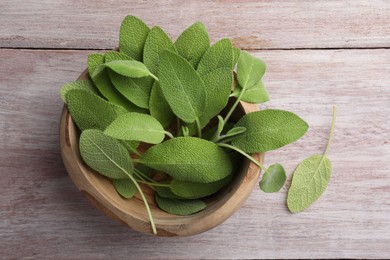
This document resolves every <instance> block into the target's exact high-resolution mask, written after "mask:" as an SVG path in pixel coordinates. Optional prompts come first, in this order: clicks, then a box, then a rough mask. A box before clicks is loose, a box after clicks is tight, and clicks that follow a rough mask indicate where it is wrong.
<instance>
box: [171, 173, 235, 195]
mask: <svg viewBox="0 0 390 260" xmlns="http://www.w3.org/2000/svg"><path fill="white" fill-rule="evenodd" d="M230 180H231V175H229V176H228V177H226V178H224V179H222V180H219V181H215V182H210V183H193V182H184V181H179V180H176V179H173V180H172V182H171V185H170V188H171V191H172V193H173V194H175V195H177V196H180V197H182V198H185V199H199V198H203V197H206V196H210V195H212V194H214V193H216V192H217V191H219V190H220V189H221V188H222V187H223V186H225V185H226V184H228V183H229V182H230Z"/></svg>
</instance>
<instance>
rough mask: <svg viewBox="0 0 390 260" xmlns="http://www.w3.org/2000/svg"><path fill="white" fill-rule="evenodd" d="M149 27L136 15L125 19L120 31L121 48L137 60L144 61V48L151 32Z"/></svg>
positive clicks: (121, 50)
mask: <svg viewBox="0 0 390 260" xmlns="http://www.w3.org/2000/svg"><path fill="white" fill-rule="evenodd" d="M149 31H150V29H149V27H148V26H147V25H146V24H145V23H144V22H143V21H141V20H140V19H139V18H137V17H135V16H131V15H128V16H126V17H125V19H123V22H122V25H121V28H120V31H119V50H120V52H123V53H125V54H127V55H129V56H130V57H132V58H133V59H135V60H138V61H142V57H143V49H144V45H145V41H146V38H147V37H148V34H149Z"/></svg>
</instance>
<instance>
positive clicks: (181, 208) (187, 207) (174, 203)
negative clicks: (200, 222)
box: [155, 194, 206, 216]
mask: <svg viewBox="0 0 390 260" xmlns="http://www.w3.org/2000/svg"><path fill="white" fill-rule="evenodd" d="M155 200H156V203H157V205H158V207H159V208H160V209H161V210H163V211H165V212H167V213H169V214H174V215H180V216H186V215H191V214H194V213H197V212H199V211H201V210H203V209H205V208H206V203H204V202H203V201H201V200H179V199H169V198H162V197H160V196H159V195H158V194H156V196H155Z"/></svg>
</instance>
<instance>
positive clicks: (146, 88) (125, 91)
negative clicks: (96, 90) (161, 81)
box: [109, 71, 153, 108]
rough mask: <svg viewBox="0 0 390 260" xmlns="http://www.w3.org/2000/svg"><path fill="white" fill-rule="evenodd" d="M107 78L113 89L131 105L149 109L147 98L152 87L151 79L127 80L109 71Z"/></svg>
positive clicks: (127, 78)
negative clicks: (108, 77)
mask: <svg viewBox="0 0 390 260" xmlns="http://www.w3.org/2000/svg"><path fill="white" fill-rule="evenodd" d="M109 76H110V79H111V82H112V84H113V85H114V86H115V88H116V89H117V90H118V91H119V92H120V93H121V94H122V95H123V96H124V97H125V98H127V99H128V100H130V101H131V102H132V103H133V104H135V105H137V106H139V107H142V108H149V96H150V92H151V89H152V85H153V79H152V78H150V77H144V78H129V77H125V76H122V75H119V74H117V73H115V72H113V71H109Z"/></svg>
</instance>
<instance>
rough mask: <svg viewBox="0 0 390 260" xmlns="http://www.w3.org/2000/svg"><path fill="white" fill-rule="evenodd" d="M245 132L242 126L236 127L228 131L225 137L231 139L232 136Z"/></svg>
mask: <svg viewBox="0 0 390 260" xmlns="http://www.w3.org/2000/svg"><path fill="white" fill-rule="evenodd" d="M245 131H246V128H245V127H242V126H238V127H234V128H232V129H230V130H229V131H228V132H227V133H226V135H225V136H226V137H232V136H236V135H240V134H242V133H244V132H245Z"/></svg>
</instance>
